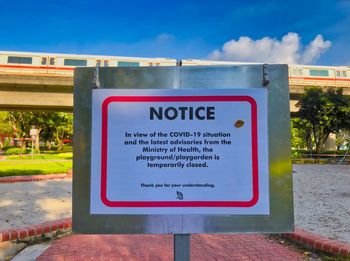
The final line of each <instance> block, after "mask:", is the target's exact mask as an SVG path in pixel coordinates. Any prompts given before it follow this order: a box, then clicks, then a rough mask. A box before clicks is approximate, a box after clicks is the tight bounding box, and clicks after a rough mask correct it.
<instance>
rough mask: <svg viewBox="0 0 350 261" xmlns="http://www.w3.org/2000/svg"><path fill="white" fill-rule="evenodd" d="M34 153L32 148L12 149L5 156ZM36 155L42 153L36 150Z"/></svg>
mask: <svg viewBox="0 0 350 261" xmlns="http://www.w3.org/2000/svg"><path fill="white" fill-rule="evenodd" d="M31 153H32V149H30V148H25V149H22V148H11V149H8V150H6V152H5V154H6V155H20V154H31ZM33 153H34V154H38V153H40V150H35V149H34V151H33Z"/></svg>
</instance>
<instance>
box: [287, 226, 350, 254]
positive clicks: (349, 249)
mask: <svg viewBox="0 0 350 261" xmlns="http://www.w3.org/2000/svg"><path fill="white" fill-rule="evenodd" d="M282 236H283V237H286V238H289V239H291V240H293V241H295V242H297V243H300V244H302V245H304V246H306V247H309V248H311V249H315V250H320V251H323V252H326V253H330V254H333V255H341V256H349V255H350V244H346V243H343V242H339V241H337V240H332V239H328V238H326V237H322V236H319V235H317V234H314V233H312V232H309V231H307V230H304V229H301V228H295V231H294V232H292V233H284V234H282Z"/></svg>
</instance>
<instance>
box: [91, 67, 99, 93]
mask: <svg viewBox="0 0 350 261" xmlns="http://www.w3.org/2000/svg"><path fill="white" fill-rule="evenodd" d="M92 88H93V89H99V88H101V84H100V74H99V67H95V68H94V82H93V86H92Z"/></svg>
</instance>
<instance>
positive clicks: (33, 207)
mask: <svg viewBox="0 0 350 261" xmlns="http://www.w3.org/2000/svg"><path fill="white" fill-rule="evenodd" d="M0 195H1V197H0V230H3V229H6V228H15V227H25V226H29V225H32V224H38V223H42V222H46V221H51V220H55V219H60V218H65V217H70V216H71V215H72V211H71V208H72V181H71V179H61V180H50V181H38V182H18V183H10V184H0Z"/></svg>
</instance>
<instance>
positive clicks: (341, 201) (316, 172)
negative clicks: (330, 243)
mask: <svg viewBox="0 0 350 261" xmlns="http://www.w3.org/2000/svg"><path fill="white" fill-rule="evenodd" d="M293 170H294V171H295V172H294V175H293V178H294V180H293V183H294V213H295V214H294V215H295V224H296V225H297V226H299V227H302V228H304V229H306V230H309V231H312V232H315V233H317V234H319V235H322V236H325V237H328V238H331V239H336V240H339V241H343V242H347V243H350V165H341V166H337V165H311V164H310V165H293Z"/></svg>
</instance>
